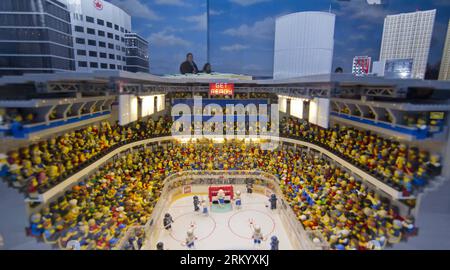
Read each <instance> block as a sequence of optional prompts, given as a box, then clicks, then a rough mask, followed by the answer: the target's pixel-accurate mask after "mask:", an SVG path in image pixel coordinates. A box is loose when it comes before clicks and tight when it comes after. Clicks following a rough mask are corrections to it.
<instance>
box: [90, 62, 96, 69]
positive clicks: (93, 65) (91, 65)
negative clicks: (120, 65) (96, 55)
mask: <svg viewBox="0 0 450 270" xmlns="http://www.w3.org/2000/svg"><path fill="white" fill-rule="evenodd" d="M89 66H90V67H91V68H98V63H95V62H90V63H89Z"/></svg>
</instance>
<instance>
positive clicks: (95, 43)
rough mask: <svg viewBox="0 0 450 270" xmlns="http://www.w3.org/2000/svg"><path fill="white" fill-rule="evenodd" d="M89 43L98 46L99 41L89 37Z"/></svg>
mask: <svg viewBox="0 0 450 270" xmlns="http://www.w3.org/2000/svg"><path fill="white" fill-rule="evenodd" d="M88 45H91V46H97V42H96V41H95V40H93V39H89V40H88Z"/></svg>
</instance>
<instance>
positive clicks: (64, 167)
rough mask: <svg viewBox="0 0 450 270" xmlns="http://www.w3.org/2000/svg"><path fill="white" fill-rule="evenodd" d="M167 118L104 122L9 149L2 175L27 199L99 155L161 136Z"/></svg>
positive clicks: (167, 125)
mask: <svg viewBox="0 0 450 270" xmlns="http://www.w3.org/2000/svg"><path fill="white" fill-rule="evenodd" d="M170 127H171V120H170V118H163V117H161V118H159V120H157V121H153V119H151V118H150V119H148V120H147V121H140V122H135V123H132V124H129V125H127V126H120V125H118V124H117V123H116V124H114V125H111V124H109V123H108V122H106V121H105V122H102V123H100V124H99V125H90V126H88V127H86V128H83V129H79V130H76V131H73V132H69V133H65V134H64V135H62V136H58V137H55V138H50V139H48V140H46V141H41V142H39V143H36V144H32V145H30V146H28V147H23V148H21V149H18V150H13V151H10V152H8V154H7V163H8V168H6V167H5V170H6V169H8V171H4V172H3V174H2V178H4V179H5V180H6V181H8V182H9V184H10V185H11V186H13V187H15V188H18V189H19V190H20V191H22V192H24V194H25V195H26V196H27V197H29V198H31V199H32V198H35V197H36V196H38V195H39V194H42V193H44V192H45V191H47V190H49V189H51V188H52V187H53V186H55V185H57V184H58V183H60V182H62V181H64V180H65V179H66V178H67V177H69V176H70V175H72V174H73V173H75V172H77V171H78V170H80V169H82V168H84V167H86V166H88V165H89V164H90V163H92V162H94V161H95V160H98V159H99V158H100V157H101V156H103V155H105V154H107V153H108V152H110V151H112V150H114V149H116V148H117V147H119V146H121V145H124V144H127V143H129V142H133V141H137V140H142V139H145V138H152V137H158V136H165V135H167V134H169V133H170Z"/></svg>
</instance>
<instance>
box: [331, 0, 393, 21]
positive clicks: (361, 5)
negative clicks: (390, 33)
mask: <svg viewBox="0 0 450 270" xmlns="http://www.w3.org/2000/svg"><path fill="white" fill-rule="evenodd" d="M338 3H339V6H340V10H338V11H334V13H336V15H338V16H346V17H348V18H350V19H361V20H365V21H370V22H372V23H373V22H374V21H376V20H378V21H381V20H382V19H384V18H385V17H386V16H387V15H389V13H390V12H389V10H387V9H385V8H384V7H379V6H377V5H372V6H370V5H367V3H366V2H365V1H361V2H338Z"/></svg>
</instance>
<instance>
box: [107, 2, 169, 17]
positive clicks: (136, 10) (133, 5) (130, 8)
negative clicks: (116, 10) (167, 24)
mask: <svg viewBox="0 0 450 270" xmlns="http://www.w3.org/2000/svg"><path fill="white" fill-rule="evenodd" d="M110 2H111V3H113V4H114V5H116V6H118V7H120V8H122V9H123V10H125V11H126V12H128V13H129V14H130V15H131V16H132V17H138V18H145V19H149V20H159V19H161V17H160V16H158V15H157V14H156V12H155V11H153V10H151V9H150V8H149V7H148V6H147V5H145V4H143V3H141V2H140V1H139V0H111V1H110Z"/></svg>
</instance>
